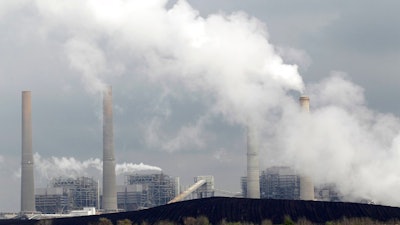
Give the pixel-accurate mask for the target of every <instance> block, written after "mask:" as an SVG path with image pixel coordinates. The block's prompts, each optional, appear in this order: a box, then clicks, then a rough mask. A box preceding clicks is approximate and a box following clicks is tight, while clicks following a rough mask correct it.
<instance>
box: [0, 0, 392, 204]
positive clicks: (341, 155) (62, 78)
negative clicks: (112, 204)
mask: <svg viewBox="0 0 400 225" xmlns="http://www.w3.org/2000/svg"><path fill="white" fill-rule="evenodd" d="M144 2H148V3H144ZM399 7H400V2H398V1H395V0H383V1H372V0H367V1H365V0H364V1H360V0H356V1H342V0H340V1H318V0H305V1H287V0H283V1H270V0H248V1H239V0H229V1H228V0H187V2H185V1H179V2H178V3H176V2H175V1H170V2H167V1H166V0H154V1H153V0H152V1H135V0H132V1H129V0H120V1H108V0H102V1H91V0H85V1H57V2H56V1H51V0H36V1H27V0H5V1H1V2H0V29H1V35H0V103H1V110H0V124H1V126H0V149H1V150H0V163H1V164H0V177H1V178H2V180H3V181H2V188H1V189H0V211H18V210H19V208H20V197H19V195H20V193H19V189H20V181H19V176H20V153H21V91H23V90H31V91H32V109H33V115H32V116H33V151H34V152H35V154H36V156H35V160H36V161H35V165H36V167H37V169H36V171H35V176H36V177H37V180H36V184H35V185H36V187H44V186H45V185H46V178H49V177H52V176H61V175H65V174H75V175H77V174H79V175H88V176H93V177H94V178H96V179H101V172H100V171H99V170H97V169H96V166H98V164H99V159H100V160H101V157H102V139H101V138H102V124H101V89H102V87H103V86H104V85H105V84H110V85H112V87H113V102H114V131H115V154H116V160H117V163H118V164H123V163H131V164H128V165H130V166H131V167H132V168H133V167H135V165H134V164H137V165H136V167H135V168H143V167H146V166H152V168H155V167H157V168H161V169H162V170H163V172H164V173H165V174H167V175H170V176H178V177H181V182H182V184H183V185H189V184H191V183H192V182H193V177H194V176H197V175H209V174H210V175H214V176H215V186H216V188H217V189H221V190H227V191H232V192H238V191H240V177H241V176H245V175H246V126H247V125H249V124H250V125H251V124H253V125H254V124H257V127H258V129H259V146H260V156H261V160H260V165H261V169H265V168H267V167H269V166H273V165H289V166H291V167H293V168H295V169H296V170H298V171H302V172H305V173H308V174H310V175H311V176H312V177H313V178H314V180H315V182H316V183H323V182H335V183H337V184H338V185H339V187H340V188H341V190H342V191H343V192H344V193H345V194H346V196H348V197H349V200H351V199H354V198H360V197H365V198H370V199H373V200H375V201H376V202H379V203H382V204H390V205H397V206H399V205H400V204H399V203H398V202H399V201H400V199H398V198H396V199H393V198H391V196H390V195H391V194H392V195H395V192H396V191H397V190H399V189H398V188H399V187H400V173H399V175H397V174H396V173H395V171H399V169H400V168H399V166H398V165H400V138H399V129H400V122H399V117H400V104H398V96H399V90H398V86H399V85H400V76H399V71H400V69H399V62H400V43H399V42H400V30H399V29H398V27H399V24H400V16H399V15H398V9H399ZM302 92H304V93H305V94H308V95H310V97H311V111H312V112H311V115H313V116H312V118H308V117H307V118H304V115H302V117H299V116H297V114H301V113H299V111H298V109H297V108H296V107H297V99H298V97H299V96H300V95H301V93H302ZM302 121H308V122H307V125H305V123H304V122H302ZM306 138H309V139H310V140H307V141H304V139H306ZM289 140H290V141H289ZM303 150H304V151H303ZM63 157H65V158H63ZM372 161H373V162H374V163H372ZM140 163H143V165H141V166H138V164H140ZM371 164H372V165H371ZM72 165H75V166H73V169H67V168H71V167H72ZM125 165H127V164H125ZM306 167H307V168H306ZM157 168H155V169H157ZM133 169H134V168H133ZM343 177H346V178H348V179H343ZM349 177H350V178H349ZM378 178H380V179H383V180H380V181H379V182H376V181H377V179H378ZM122 180H123V179H121V175H120V177H119V181H120V182H122ZM376 183H379V185H378V184H376ZM367 187H368V188H367ZM396 188H397V189H396ZM361 189H362V190H361ZM383 192H384V193H383ZM389 193H390V194H389ZM398 200H399V201H398ZM396 202H397V203H396Z"/></svg>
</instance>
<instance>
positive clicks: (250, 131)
mask: <svg viewBox="0 0 400 225" xmlns="http://www.w3.org/2000/svg"><path fill="white" fill-rule="evenodd" d="M247 198H260V169H259V159H258V143H257V134H256V131H255V128H254V127H252V126H251V125H250V126H248V128H247Z"/></svg>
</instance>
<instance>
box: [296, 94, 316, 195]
mask: <svg viewBox="0 0 400 225" xmlns="http://www.w3.org/2000/svg"><path fill="white" fill-rule="evenodd" d="M299 101H300V106H301V108H302V110H303V111H304V112H306V113H309V112H310V98H309V97H308V96H301V97H300V99H299ZM300 199H301V200H314V184H313V182H312V179H311V177H309V176H307V175H301V176H300Z"/></svg>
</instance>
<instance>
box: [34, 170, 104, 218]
mask: <svg viewBox="0 0 400 225" xmlns="http://www.w3.org/2000/svg"><path fill="white" fill-rule="evenodd" d="M35 203H36V211H38V212H42V213H46V214H57V213H59V214H64V213H67V212H70V211H72V210H80V209H82V208H87V207H95V208H99V207H98V206H99V186H98V181H96V180H94V179H93V178H89V177H78V178H68V177H58V178H53V179H52V180H51V182H50V185H49V186H48V187H46V188H37V189H36V195H35Z"/></svg>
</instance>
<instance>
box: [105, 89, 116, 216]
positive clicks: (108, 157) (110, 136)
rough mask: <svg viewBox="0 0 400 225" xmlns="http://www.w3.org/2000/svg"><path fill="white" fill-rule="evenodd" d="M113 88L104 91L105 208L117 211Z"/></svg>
mask: <svg viewBox="0 0 400 225" xmlns="http://www.w3.org/2000/svg"><path fill="white" fill-rule="evenodd" d="M112 107H113V104H112V89H111V86H108V87H107V88H106V90H105V91H104V92H103V202H102V203H103V204H102V205H103V209H104V210H105V211H106V212H113V211H114V212H115V211H117V209H118V208H117V190H116V185H117V183H116V174H115V157H114V130H113V129H114V128H113V109H112Z"/></svg>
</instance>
